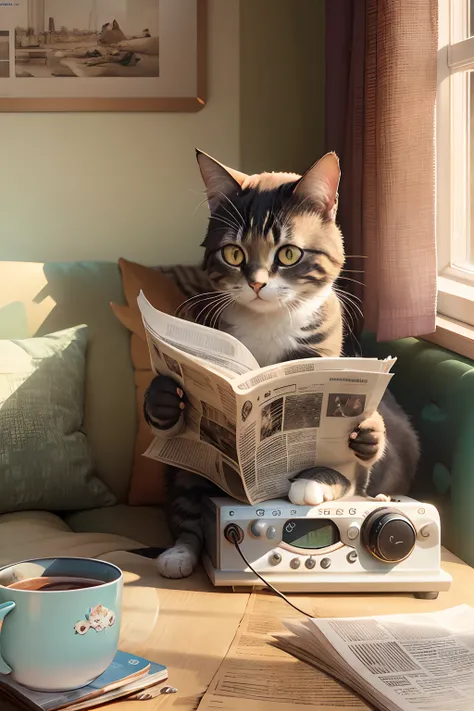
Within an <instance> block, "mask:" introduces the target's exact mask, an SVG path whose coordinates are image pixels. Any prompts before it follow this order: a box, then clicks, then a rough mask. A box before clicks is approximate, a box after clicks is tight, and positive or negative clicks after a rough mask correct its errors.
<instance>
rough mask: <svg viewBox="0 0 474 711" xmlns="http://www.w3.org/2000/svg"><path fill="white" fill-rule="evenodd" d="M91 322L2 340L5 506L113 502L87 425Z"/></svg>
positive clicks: (1, 488)
mask: <svg viewBox="0 0 474 711" xmlns="http://www.w3.org/2000/svg"><path fill="white" fill-rule="evenodd" d="M86 347H87V326H77V327H75V328H69V329H67V330H65V331H58V332H57V333H52V334H50V335H48V336H43V337H40V338H29V339H27V340H23V341H14V340H0V513H7V512H10V511H25V510H28V509H30V510H31V509H40V510H46V511H61V510H63V511H64V510H71V509H72V510H74V509H86V508H94V507H96V506H102V505H108V504H113V503H115V498H114V496H113V494H111V493H110V491H109V490H108V489H107V487H106V486H105V485H104V484H103V483H102V482H101V481H100V480H99V479H98V478H97V477H96V476H95V475H94V473H93V464H92V458H91V452H90V449H89V445H88V443H87V439H86V435H85V434H84V432H82V430H81V427H82V419H83V404H84V377H85V369H86Z"/></svg>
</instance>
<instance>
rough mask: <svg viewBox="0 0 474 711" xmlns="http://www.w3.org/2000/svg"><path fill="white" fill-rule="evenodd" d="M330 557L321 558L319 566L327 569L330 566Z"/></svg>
mask: <svg viewBox="0 0 474 711" xmlns="http://www.w3.org/2000/svg"><path fill="white" fill-rule="evenodd" d="M331 562H332V561H331V558H323V559H322V561H321V568H322V569H323V570H327V569H328V568H330V567H331Z"/></svg>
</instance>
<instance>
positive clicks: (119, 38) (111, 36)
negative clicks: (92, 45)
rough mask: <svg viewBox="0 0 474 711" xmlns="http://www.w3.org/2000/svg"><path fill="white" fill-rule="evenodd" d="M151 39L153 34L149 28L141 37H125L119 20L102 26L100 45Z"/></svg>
mask: <svg viewBox="0 0 474 711" xmlns="http://www.w3.org/2000/svg"><path fill="white" fill-rule="evenodd" d="M150 37H151V34H150V30H149V29H148V28H146V29H144V30H143V32H142V34H141V35H131V36H129V37H127V35H125V33H124V32H123V31H122V28H121V27H120V25H119V23H118V22H117V20H113V21H112V22H106V23H105V24H104V25H102V27H101V30H100V32H99V44H118V43H119V42H123V41H124V40H132V39H144V38H150Z"/></svg>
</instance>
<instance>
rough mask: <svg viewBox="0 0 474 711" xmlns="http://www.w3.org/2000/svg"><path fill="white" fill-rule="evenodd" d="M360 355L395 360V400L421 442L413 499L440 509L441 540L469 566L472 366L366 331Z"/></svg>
mask: <svg viewBox="0 0 474 711" xmlns="http://www.w3.org/2000/svg"><path fill="white" fill-rule="evenodd" d="M362 349H363V352H364V355H365V356H377V357H381V358H383V357H386V356H388V355H392V356H395V357H396V358H397V359H398V360H397V363H396V364H395V368H394V372H395V376H394V378H393V379H392V381H391V383H390V389H391V390H392V392H393V394H394V396H395V397H396V399H397V400H398V402H399V403H400V405H401V406H402V407H403V408H404V409H405V411H406V412H407V413H408V415H409V416H410V418H411V420H412V422H413V425H414V427H415V429H416V430H417V432H418V435H419V438H420V444H421V461H420V467H419V471H418V474H417V477H416V479H415V482H414V486H413V491H412V495H413V496H414V497H415V498H419V499H422V500H425V501H431V502H432V503H434V504H435V505H436V506H437V507H438V510H439V511H440V515H441V521H442V530H443V542H444V544H445V545H446V546H447V547H448V548H449V549H450V550H451V551H452V552H453V553H455V554H456V555H458V556H459V557H460V558H462V559H463V560H465V561H466V562H467V563H469V564H470V565H474V515H473V504H474V363H473V362H472V361H470V360H469V359H467V358H463V357H462V356H460V355H458V354H456V353H453V352H451V351H448V350H445V349H444V348H440V347H438V346H436V345H433V344H432V343H428V342H427V341H423V340H422V339H418V338H404V339H401V340H399V341H391V342H388V343H377V341H376V339H375V336H374V335H373V334H370V333H365V334H364V336H363V339H362Z"/></svg>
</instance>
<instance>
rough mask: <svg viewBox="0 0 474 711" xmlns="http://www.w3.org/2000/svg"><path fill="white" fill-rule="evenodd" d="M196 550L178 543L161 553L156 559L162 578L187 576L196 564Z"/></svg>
mask: <svg viewBox="0 0 474 711" xmlns="http://www.w3.org/2000/svg"><path fill="white" fill-rule="evenodd" d="M197 562H198V560H197V555H196V552H195V551H194V550H193V548H191V547H190V546H187V545H185V544H180V545H177V546H173V548H170V549H169V550H167V551H165V552H164V553H162V554H161V555H160V556H159V557H158V558H157V561H156V565H157V566H158V572H159V573H160V575H162V576H163V577H164V578H187V577H188V575H191V573H192V572H193V570H194V568H195V567H196V565H197Z"/></svg>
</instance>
